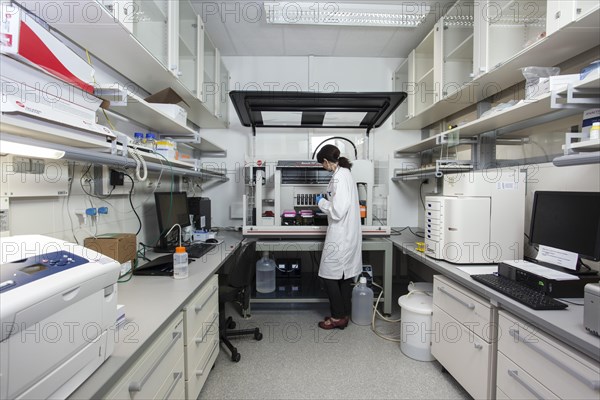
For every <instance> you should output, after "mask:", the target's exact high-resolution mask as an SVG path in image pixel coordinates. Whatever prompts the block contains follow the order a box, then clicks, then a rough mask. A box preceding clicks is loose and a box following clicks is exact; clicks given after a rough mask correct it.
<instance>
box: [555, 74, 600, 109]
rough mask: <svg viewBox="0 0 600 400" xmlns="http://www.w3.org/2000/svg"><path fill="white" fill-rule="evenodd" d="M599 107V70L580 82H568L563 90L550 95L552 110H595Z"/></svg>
mask: <svg viewBox="0 0 600 400" xmlns="http://www.w3.org/2000/svg"><path fill="white" fill-rule="evenodd" d="M598 105H600V69H596V70H594V71H592V72H590V73H589V74H588V75H587V76H586V77H585V79H583V80H581V81H575V82H570V83H568V84H567V85H566V88H565V89H562V90H557V91H555V92H553V93H552V98H551V106H552V108H576V109H584V110H585V109H589V108H597V107H598Z"/></svg>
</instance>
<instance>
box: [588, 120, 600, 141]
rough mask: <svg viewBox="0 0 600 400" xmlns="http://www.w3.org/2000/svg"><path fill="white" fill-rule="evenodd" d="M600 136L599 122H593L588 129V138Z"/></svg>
mask: <svg viewBox="0 0 600 400" xmlns="http://www.w3.org/2000/svg"><path fill="white" fill-rule="evenodd" d="M599 138H600V122H594V123H593V124H592V128H591V129H590V139H599Z"/></svg>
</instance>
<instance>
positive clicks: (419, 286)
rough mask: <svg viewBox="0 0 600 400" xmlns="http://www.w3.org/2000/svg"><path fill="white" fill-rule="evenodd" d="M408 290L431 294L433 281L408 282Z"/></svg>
mask: <svg viewBox="0 0 600 400" xmlns="http://www.w3.org/2000/svg"><path fill="white" fill-rule="evenodd" d="M408 292H409V293H411V292H424V293H428V294H433V283H430V282H410V283H409V284H408Z"/></svg>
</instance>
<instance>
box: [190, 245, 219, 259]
mask: <svg viewBox="0 0 600 400" xmlns="http://www.w3.org/2000/svg"><path fill="white" fill-rule="evenodd" d="M213 247H215V244H212V243H192V244H190V245H188V246H185V251H186V252H187V253H188V257H190V258H200V257H202V256H203V255H205V254H206V253H208V252H209V251H210V250H211V249H212V248H213Z"/></svg>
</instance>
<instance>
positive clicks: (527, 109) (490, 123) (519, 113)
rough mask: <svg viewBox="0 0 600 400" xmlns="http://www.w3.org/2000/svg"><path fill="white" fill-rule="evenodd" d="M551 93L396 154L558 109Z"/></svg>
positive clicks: (477, 133) (414, 151) (416, 144)
mask: <svg viewBox="0 0 600 400" xmlns="http://www.w3.org/2000/svg"><path fill="white" fill-rule="evenodd" d="M592 81H595V82H596V83H595V84H596V85H597V84H598V78H597V77H594V76H590V77H588V78H586V79H585V80H583V81H581V82H580V83H579V84H573V85H572V87H573V88H574V89H577V88H578V87H579V86H583V87H588V86H589V85H593V83H592ZM551 96H552V94H551V93H545V94H543V95H541V96H540V97H538V98H537V99H533V100H522V101H520V102H519V103H517V104H516V105H514V106H512V107H509V108H506V109H504V110H502V111H499V112H497V113H494V114H491V115H488V116H486V117H484V118H479V119H476V120H474V121H471V122H469V123H467V124H465V125H462V126H459V127H457V128H454V129H450V130H447V131H445V132H442V133H440V134H438V135H435V136H432V137H429V138H427V139H424V140H421V141H420V142H417V143H415V144H413V145H411V146H407V147H404V148H402V149H400V150H397V151H396V155H400V154H406V153H419V152H422V151H424V150H428V149H431V148H433V147H435V146H437V145H438V144H439V143H442V142H441V139H443V138H444V137H445V136H447V135H450V134H453V133H457V134H458V137H459V138H468V137H473V136H477V135H479V134H482V133H485V132H489V131H494V130H497V129H500V128H505V127H507V126H509V125H512V124H516V123H519V122H523V121H526V120H528V119H533V118H535V117H539V116H542V115H544V114H548V113H551V112H555V111H557V110H555V109H552V108H551ZM574 112H576V111H574Z"/></svg>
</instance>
